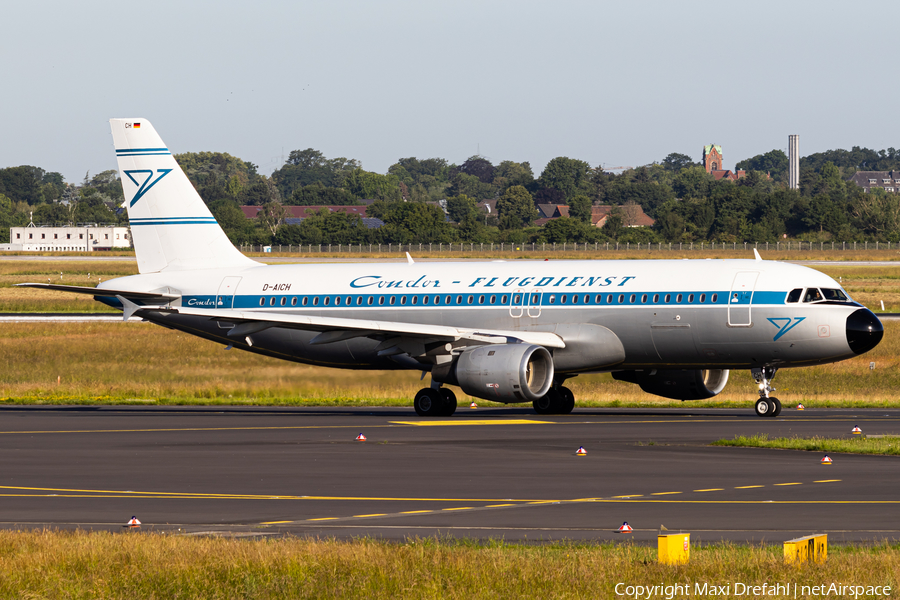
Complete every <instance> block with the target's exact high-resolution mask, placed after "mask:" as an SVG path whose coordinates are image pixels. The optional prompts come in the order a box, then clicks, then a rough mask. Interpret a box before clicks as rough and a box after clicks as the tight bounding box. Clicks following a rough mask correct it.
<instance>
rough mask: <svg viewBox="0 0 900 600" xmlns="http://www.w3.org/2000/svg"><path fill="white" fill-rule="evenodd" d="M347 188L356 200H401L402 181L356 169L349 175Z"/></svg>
mask: <svg viewBox="0 0 900 600" xmlns="http://www.w3.org/2000/svg"><path fill="white" fill-rule="evenodd" d="M345 184H346V185H345V187H346V188H347V191H349V192H350V193H351V194H353V195H354V196H355V197H356V198H371V199H376V200H400V180H399V179H397V176H396V175H381V174H379V173H371V172H369V171H363V170H362V169H354V170H353V171H350V173H349V174H348V175H347V178H346V182H345Z"/></svg>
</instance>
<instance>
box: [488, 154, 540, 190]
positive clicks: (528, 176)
mask: <svg viewBox="0 0 900 600" xmlns="http://www.w3.org/2000/svg"><path fill="white" fill-rule="evenodd" d="M514 185H521V186H523V187H525V188H526V189H527V188H529V187H531V186H533V185H534V173H533V172H532V170H531V165H530V164H529V163H527V162H521V163H517V162H513V161H511V160H504V161H503V162H501V163H500V164H499V165H497V169H496V170H495V171H494V180H493V182H492V188H493V191H494V194H495V195H496V196H499V195H501V194H502V193H503V192H505V191H506V190H507V188H510V187H512V186H514Z"/></svg>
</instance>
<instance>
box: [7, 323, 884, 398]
mask: <svg viewBox="0 0 900 600" xmlns="http://www.w3.org/2000/svg"><path fill="white" fill-rule="evenodd" d="M898 332H900V323H894V322H891V321H888V322H887V323H886V335H885V339H884V341H882V343H881V344H880V345H879V346H878V347H876V348H875V349H874V350H873V351H871V352H869V353H868V354H866V355H864V356H860V357H856V358H853V359H850V360H846V361H843V362H840V363H835V364H831V365H823V366H817V367H808V368H801V369H782V370H781V371H779V373H778V375H777V377H776V379H775V381H774V384H775V387H776V388H778V391H777V392H776V395H777V396H778V397H779V398H780V399H781V400H782V402H783V403H784V404H785V405H791V404H795V403H798V402H803V403H804V404H806V405H807V406H810V407H811V406H834V405H844V406H847V405H863V406H876V405H886V404H894V405H898V404H900V369H898V366H900V365H898V363H900V337H898V336H897V333H898ZM870 362H875V365H876V368H875V369H874V370H870V369H869V363H870ZM57 378H59V379H58V380H59V383H58V384H57ZM567 385H568V386H569V387H570V388H571V389H572V390H573V392H574V393H575V396H576V398H578V403H579V405H580V406H590V405H594V406H596V405H606V406H623V405H638V406H681V405H682V404H681V403H680V402H677V401H669V400H665V399H658V398H655V397H653V396H650V395H647V394H645V393H643V392H642V391H641V390H640V389H639V388H638V387H637V386H634V385H632V384H629V383H623V382H620V381H614V380H613V379H612V377H611V376H610V375H606V374H604V375H582V376H579V377H576V378H575V379H571V380H569V382H568V383H567ZM421 387H422V383H421V381H420V380H419V373H418V372H412V371H347V370H339V369H329V368H324V367H313V366H308V365H301V364H296V363H290V362H286V361H281V360H277V359H273V358H267V357H262V356H258V355H256V354H251V353H248V352H242V351H238V350H231V351H225V350H223V346H222V345H220V344H215V343H213V342H209V341H206V340H202V339H200V338H196V337H193V336H190V335H188V334H185V333H179V332H175V331H171V330H168V329H164V328H161V327H156V326H154V325H150V324H146V323H118V322H117V323H60V324H57V323H8V324H4V326H3V327H2V328H0V398H3V399H5V401H6V402H53V403H72V402H101V403H105V402H119V401H124V400H128V399H152V400H155V401H159V402H166V403H181V402H204V403H235V404H247V403H266V404H282V403H284V404H336V403H341V404H359V405H363V404H367V405H388V404H399V405H411V403H412V398H413V396H414V395H415V393H416V391H417V390H419V389H420V388H421ZM755 390H756V386H755V384H754V383H753V380H752V378H751V377H750V374H749V372H746V371H737V372H732V373H731V379H730V381H729V385H728V387H727V388H726V389H725V392H723V393H722V394H720V395H719V396H717V397H716V398H714V399H712V400H710V401H703V402H698V403H692V405H706V406H722V405H725V406H728V405H746V406H749V405H750V403H751V402H752V401H753V400H755ZM458 395H459V400H460V402H468V401H469V400H468V397H467V396H465V395H464V394H462V393H461V392H460V393H459V394H458ZM479 402H481V401H479Z"/></svg>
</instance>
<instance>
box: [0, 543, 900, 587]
mask: <svg viewBox="0 0 900 600" xmlns="http://www.w3.org/2000/svg"><path fill="white" fill-rule="evenodd" d="M832 582H834V583H837V584H839V585H852V586H863V590H862V593H861V594H857V596H862V597H875V596H874V595H873V594H866V593H865V588H866V587H867V586H872V587H874V586H890V587H891V588H892V589H891V591H890V592H889V593H888V594H887V595H895V594H896V591H897V585H898V582H900V550H898V549H897V548H896V547H892V546H887V545H882V546H876V547H874V548H870V549H860V548H857V547H840V546H834V545H833V546H832V547H831V548H829V553H828V561H827V563H825V564H801V565H799V566H798V565H788V564H785V562H784V558H783V555H782V550H781V547H780V546H768V547H765V546H753V547H748V546H737V545H732V544H716V545H712V546H705V547H697V546H695V547H694V548H692V549H691V558H690V561H689V562H688V563H687V564H684V565H678V566H667V565H660V564H658V563H657V562H656V550H655V549H652V548H646V547H641V546H634V545H631V544H628V543H625V544H607V545H595V544H565V543H562V544H543V545H527V546H526V545H515V544H504V543H499V542H493V543H491V542H488V543H485V544H479V543H475V542H467V541H462V542H453V541H437V540H433V539H427V540H410V541H408V542H406V543H400V544H395V543H388V542H376V541H372V540H366V539H364V540H357V541H348V542H341V541H333V540H324V541H323V540H307V539H296V538H281V539H265V540H250V539H242V540H234V539H214V538H185V537H180V536H170V535H154V534H139V533H138V534H134V533H128V534H119V535H116V534H108V533H84V532H75V533H60V532H47V531H37V532H13V531H3V532H0V597H2V598H371V599H378V598H392V599H393V598H466V599H469V598H492V599H493V598H515V599H517V600H518V599H519V598H615V597H617V596H616V585H617V584H620V583H621V584H623V585H622V586H621V588H620V592H624V591H625V587H626V586H629V585H630V586H638V585H641V586H653V585H660V586H664V587H663V589H660V590H659V591H658V593H657V594H656V595H655V596H653V597H656V598H665V597H666V596H667V593H666V591H665V586H672V585H674V584H676V583H677V584H680V585H682V586H683V585H685V584H686V585H688V586H689V588H690V590H689V592H688V594H683V593H677V594H672V595H671V596H669V597H673V596H674V597H691V596H696V595H697V593H696V592H697V588H696V587H695V585H696V584H700V585H702V584H704V583H707V584H716V585H723V586H724V585H729V586H731V587H730V589H731V590H732V592H731V593H729V597H738V596H736V595H734V591H735V584H736V583H739V584H742V585H745V586H761V585H762V584H763V583H765V584H767V585H775V584H776V583H780V584H785V583H787V584H791V585H793V584H796V585H797V587H798V589H797V591H798V592H801V591H802V590H803V587H802V586H807V587H808V588H811V587H812V586H819V585H822V584H825V585H826V586H828V585H830V584H831V583H832ZM673 591H675V590H674V589H671V588H670V593H671V592H673ZM873 591H874V590H873ZM792 592H793V590H792ZM792 592H791V593H790V596H791V597H793V596H794V594H793V593H792ZM823 595H824V594H823ZM748 596H749V597H753V596H752V594H746V593H744V594H743V597H748ZM798 596H799V597H811V594H809V593H806V594H802V595H801V594H799V593H798ZM644 597H647V596H646V595H644ZM767 597H771V596H767ZM778 597H785V596H781V595H779V596H778ZM832 597H851V596H849V595H848V594H846V593H845V594H843V595H841V596H835V595H833V594H832Z"/></svg>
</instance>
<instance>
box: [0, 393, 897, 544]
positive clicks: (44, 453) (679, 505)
mask: <svg viewBox="0 0 900 600" xmlns="http://www.w3.org/2000/svg"><path fill="white" fill-rule="evenodd" d="M855 425H858V426H859V427H860V428H862V430H863V432H864V433H867V434H891V433H898V434H900V411H897V410H889V409H887V410H885V409H881V410H875V409H870V410H859V409H853V410H806V411H803V412H800V411H796V410H793V409H791V408H785V410H784V412H783V413H782V415H781V416H780V417H779V418H776V419H762V418H758V417H756V416H755V415H753V414H752V412H750V411H748V410H714V409H697V410H692V409H691V408H685V409H671V410H632V409H576V411H575V412H574V413H573V414H571V415H566V416H538V415H535V414H534V413H533V412H532V411H530V410H526V409H524V408H485V407H481V408H478V409H475V410H472V409H469V408H468V407H465V406H461V407H460V408H459V410H458V411H457V414H456V415H455V416H453V417H450V418H441V419H423V418H419V417H417V416H416V414H415V412H413V410H412V409H411V408H410V409H405V408H374V409H373V408H269V407H264V408H241V407H234V408H219V407H156V406H134V407H131V406H126V407H4V408H3V409H2V410H0V473H2V477H0V484H2V485H0V515H2V517H0V521H2V523H0V527H6V528H21V527H27V528H31V527H58V528H76V527H80V528H85V529H108V530H118V529H120V528H121V526H122V525H123V524H124V523H125V522H126V521H127V520H128V519H129V518H130V517H131V516H132V515H136V516H137V517H138V518H139V519H140V520H141V521H142V522H143V523H144V525H143V529H144V530H153V529H158V530H159V529H162V530H176V531H177V530H181V531H182V532H184V533H195V534H202V533H209V532H215V533H227V534H232V535H279V534H284V533H291V534H295V535H311V536H325V537H331V536H335V537H341V538H347V537H355V536H373V537H381V538H405V537H408V536H420V537H427V536H433V535H440V536H454V537H466V538H481V539H483V538H503V539H506V540H528V541H539V540H560V539H583V540H588V539H591V540H596V539H622V538H623V537H624V536H622V535H620V534H617V533H615V530H616V528H618V527H619V525H621V524H622V522H623V521H628V523H629V524H630V525H631V526H632V527H634V533H633V534H630V535H629V536H628V537H629V538H632V539H634V540H636V541H638V542H648V543H649V542H653V541H654V540H655V536H656V535H657V532H658V531H659V529H660V526H665V527H666V529H667V530H669V531H674V532H677V531H685V532H691V534H692V539H693V540H695V541H698V542H699V541H708V542H712V541H719V540H722V539H726V540H737V541H763V540H765V541H768V542H780V541H783V540H786V539H790V538H792V537H796V536H798V535H806V534H810V533H814V532H827V533H828V534H829V539H830V540H831V541H832V543H838V542H841V541H863V540H882V539H888V540H894V539H898V538H900V477H898V475H900V457H892V456H860V455H848V454H832V458H833V459H834V463H833V464H832V465H830V466H823V465H821V464H820V459H821V457H822V454H820V453H812V452H802V451H792V450H766V449H753V448H728V447H713V446H709V443H710V442H711V441H713V440H716V439H720V438H731V437H733V436H735V435H740V434H744V435H747V434H756V433H763V434H768V435H770V436H783V435H787V436H791V435H798V436H812V435H819V436H828V437H850V435H851V434H850V430H851V429H852V427H853V426H855ZM359 433H363V434H365V435H366V437H367V440H366V441H364V442H358V441H356V440H355V438H356V436H357V434H359ZM579 446H584V448H585V449H586V450H587V452H588V454H587V455H586V456H576V455H575V451H576V450H577V448H578V447H579Z"/></svg>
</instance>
